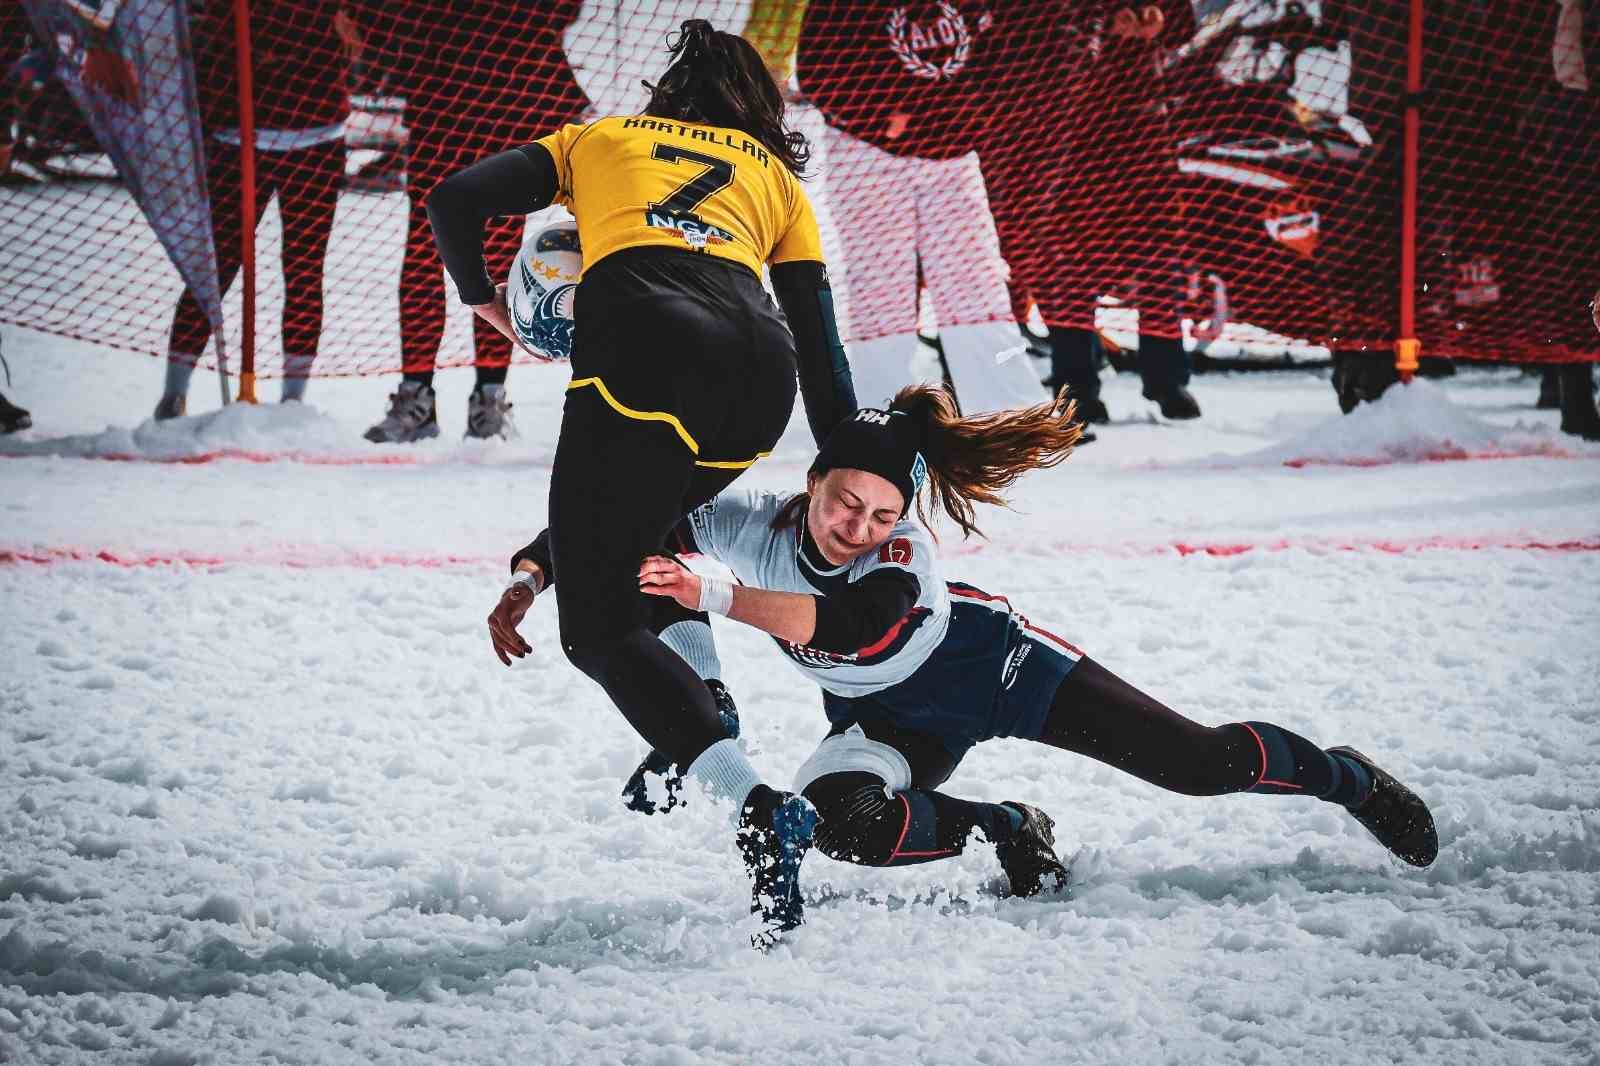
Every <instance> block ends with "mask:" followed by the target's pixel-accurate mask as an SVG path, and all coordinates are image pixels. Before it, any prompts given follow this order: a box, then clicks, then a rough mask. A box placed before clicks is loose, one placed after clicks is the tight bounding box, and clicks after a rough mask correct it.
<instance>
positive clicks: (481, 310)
mask: <svg viewBox="0 0 1600 1066" xmlns="http://www.w3.org/2000/svg"><path fill="white" fill-rule="evenodd" d="M471 307H472V313H473V314H475V315H477V316H478V317H479V318H481V319H483V320H484V321H485V322H487V323H489V325H491V326H493V327H494V328H495V329H497V330H499V331H500V332H501V333H502V334H504V336H505V338H506V340H508V341H510V342H511V343H512V345H514V346H515V347H517V348H521V347H522V342H521V341H519V340H517V334H516V332H515V331H514V330H512V328H511V308H510V307H509V306H507V304H506V287H505V286H504V285H496V286H495V287H494V299H493V300H490V301H489V302H488V303H486V304H472V305H471Z"/></svg>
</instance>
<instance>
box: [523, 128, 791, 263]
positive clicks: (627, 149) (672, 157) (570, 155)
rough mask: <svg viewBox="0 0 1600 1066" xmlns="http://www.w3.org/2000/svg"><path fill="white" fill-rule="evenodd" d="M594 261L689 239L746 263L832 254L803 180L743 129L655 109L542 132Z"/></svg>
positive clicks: (560, 191)
mask: <svg viewBox="0 0 1600 1066" xmlns="http://www.w3.org/2000/svg"><path fill="white" fill-rule="evenodd" d="M538 143H539V144H542V145H544V146H545V148H547V149H548V150H549V152H550V155H551V156H552V157H553V158H554V159H555V164H556V184H557V191H556V201H555V202H556V203H559V204H565V205H566V206H567V208H568V209H569V210H571V212H572V214H573V217H574V218H576V219H577V220H578V240H579V242H580V243H581V244H582V245H583V265H584V269H586V270H587V269H588V268H589V267H591V266H593V265H594V264H596V263H598V262H599V261H600V260H602V259H604V258H605V257H606V256H608V255H610V254H611V253H612V252H615V251H619V250H621V249H623V248H639V247H663V248H686V249H691V250H693V251H697V252H704V253H706V254H708V255H714V256H716V257H718V258H719V259H730V260H732V261H733V262H735V263H743V264H744V265H745V266H747V267H749V268H750V270H751V271H753V272H754V273H755V274H756V275H757V276H760V274H761V266H762V264H763V263H787V262H794V261H797V260H814V261H816V262H821V261H822V238H821V236H820V235H819V234H818V232H817V219H816V216H815V215H814V214H813V213H812V211H811V201H810V200H809V199H808V198H807V197H806V193H805V190H804V189H803V188H801V187H800V181H799V179H798V178H796V177H795V176H794V174H792V173H791V172H790V170H789V168H788V167H787V166H785V165H784V163H783V160H781V159H779V158H777V157H776V156H774V155H773V154H772V153H771V152H769V151H767V149H766V147H765V146H763V145H762V144H761V143H760V142H759V141H757V140H756V139H755V138H753V137H751V136H750V135H749V134H747V133H744V132H742V131H740V130H735V129H728V128H726V127H722V126H707V125H704V124H702V123H695V122H679V121H676V120H673V119H664V118H650V117H648V116H626V117H624V116H617V117H613V118H603V119H599V120H598V121H595V122H588V123H582V124H573V125H569V126H563V127H562V128H561V129H560V130H558V131H557V132H555V133H552V134H551V135H550V136H548V137H542V138H540V139H539V141H538Z"/></svg>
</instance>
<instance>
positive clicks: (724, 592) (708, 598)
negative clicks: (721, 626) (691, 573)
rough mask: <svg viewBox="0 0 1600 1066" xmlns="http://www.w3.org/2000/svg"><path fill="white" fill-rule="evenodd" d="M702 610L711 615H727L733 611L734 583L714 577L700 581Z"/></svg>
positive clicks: (703, 578)
mask: <svg viewBox="0 0 1600 1066" xmlns="http://www.w3.org/2000/svg"><path fill="white" fill-rule="evenodd" d="M700 609H701V610H702V611H707V612H709V613H711V614H720V615H726V614H727V613H728V612H729V611H731V610H733V582H731V581H721V580H719V579H717V578H714V577H702V578H701V579H700Z"/></svg>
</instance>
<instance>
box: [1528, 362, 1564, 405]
mask: <svg viewBox="0 0 1600 1066" xmlns="http://www.w3.org/2000/svg"><path fill="white" fill-rule="evenodd" d="M1533 406H1534V407H1535V408H1536V409H1537V410H1540V411H1559V410H1561V371H1559V370H1558V369H1556V368H1555V367H1553V366H1547V367H1545V368H1544V369H1543V370H1542V371H1540V372H1539V400H1538V402H1537V403H1535V404H1534V405H1533Z"/></svg>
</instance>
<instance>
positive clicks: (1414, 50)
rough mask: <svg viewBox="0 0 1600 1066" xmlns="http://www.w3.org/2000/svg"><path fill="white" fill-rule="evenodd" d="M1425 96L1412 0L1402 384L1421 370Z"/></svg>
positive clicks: (1417, 13)
mask: <svg viewBox="0 0 1600 1066" xmlns="http://www.w3.org/2000/svg"><path fill="white" fill-rule="evenodd" d="M1421 93H1422V0H1411V24H1410V28H1409V31H1408V33H1407V35H1406V117H1405V177H1404V179H1403V181H1404V184H1403V187H1402V190H1401V217H1400V335H1399V337H1398V338H1397V339H1396V340H1395V344H1394V349H1395V359H1394V366H1395V370H1397V371H1398V372H1399V374H1400V380H1401V381H1410V380H1411V375H1412V374H1414V373H1416V370H1417V354H1418V352H1419V351H1420V350H1421V348H1422V345H1421V343H1420V342H1419V341H1418V340H1417V173H1418V168H1419V155H1420V140H1421V138H1420V130H1421V124H1422V123H1421V116H1420V114H1419V113H1418V109H1417V102H1418V98H1419V96H1420V95H1421Z"/></svg>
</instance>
